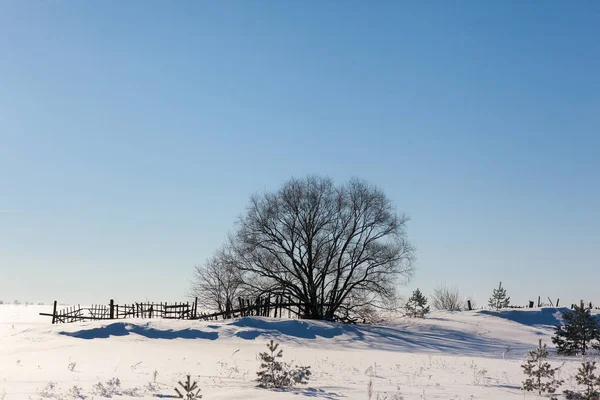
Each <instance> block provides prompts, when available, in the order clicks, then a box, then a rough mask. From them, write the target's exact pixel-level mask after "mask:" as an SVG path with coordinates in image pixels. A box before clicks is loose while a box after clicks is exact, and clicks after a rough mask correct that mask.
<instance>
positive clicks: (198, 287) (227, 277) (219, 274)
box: [189, 248, 243, 312]
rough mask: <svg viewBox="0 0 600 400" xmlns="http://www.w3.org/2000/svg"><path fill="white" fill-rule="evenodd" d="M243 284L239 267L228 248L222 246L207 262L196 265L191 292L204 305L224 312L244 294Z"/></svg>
mask: <svg viewBox="0 0 600 400" xmlns="http://www.w3.org/2000/svg"><path fill="white" fill-rule="evenodd" d="M242 286H243V281H242V277H241V274H240V271H239V269H238V268H237V267H236V266H235V263H234V262H233V258H232V257H231V255H230V254H228V251H227V249H226V248H222V249H221V250H219V251H218V252H217V253H216V254H215V255H214V256H213V257H211V258H210V259H209V260H208V261H206V263H204V264H203V265H197V266H196V267H195V269H194V278H193V280H192V284H191V288H190V292H189V294H190V296H191V297H197V298H198V299H199V300H200V302H201V303H202V304H203V305H204V306H206V307H209V308H211V309H213V310H218V311H221V312H223V311H226V310H227V307H228V306H231V305H233V304H234V302H235V301H236V300H237V298H238V297H240V295H242Z"/></svg>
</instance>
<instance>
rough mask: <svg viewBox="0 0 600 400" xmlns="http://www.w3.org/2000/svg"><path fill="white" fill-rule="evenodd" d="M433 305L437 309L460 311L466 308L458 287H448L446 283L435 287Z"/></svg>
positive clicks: (432, 297)
mask: <svg viewBox="0 0 600 400" xmlns="http://www.w3.org/2000/svg"><path fill="white" fill-rule="evenodd" d="M431 305H433V307H434V308H435V309H436V310H448V311H460V310H462V309H464V308H465V302H464V300H463V299H462V297H461V296H460V294H459V292H458V289H456V288H448V287H446V286H445V285H442V286H438V287H437V288H435V289H433V295H432V296H431Z"/></svg>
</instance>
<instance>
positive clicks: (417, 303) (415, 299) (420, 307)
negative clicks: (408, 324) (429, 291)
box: [404, 289, 429, 318]
mask: <svg viewBox="0 0 600 400" xmlns="http://www.w3.org/2000/svg"><path fill="white" fill-rule="evenodd" d="M404 309H405V310H406V315H407V316H409V317H411V318H423V317H425V315H427V314H429V306H428V305H427V298H426V297H425V296H423V293H421V291H420V290H419V289H417V290H415V291H414V292H413V294H412V296H410V299H408V301H407V302H406V305H405V306H404Z"/></svg>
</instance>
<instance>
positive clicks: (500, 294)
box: [488, 282, 510, 310]
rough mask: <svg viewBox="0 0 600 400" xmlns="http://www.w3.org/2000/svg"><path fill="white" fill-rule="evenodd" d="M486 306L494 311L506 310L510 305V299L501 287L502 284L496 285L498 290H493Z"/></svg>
mask: <svg viewBox="0 0 600 400" xmlns="http://www.w3.org/2000/svg"><path fill="white" fill-rule="evenodd" d="M488 304H489V306H490V307H492V308H494V309H496V310H499V309H501V308H506V307H508V306H509V305H510V297H507V296H506V289H504V288H503V287H502V282H500V284H499V285H498V289H494V291H493V293H492V297H490V300H489V302H488Z"/></svg>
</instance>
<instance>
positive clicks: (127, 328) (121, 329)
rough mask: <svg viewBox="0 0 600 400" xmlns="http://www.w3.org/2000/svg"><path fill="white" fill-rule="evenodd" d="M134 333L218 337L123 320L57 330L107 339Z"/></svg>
mask: <svg viewBox="0 0 600 400" xmlns="http://www.w3.org/2000/svg"><path fill="white" fill-rule="evenodd" d="M131 333H135V334H137V335H140V336H144V337H146V338H148V339H208V340H216V339H217V338H218V337H219V334H218V333H217V332H204V331H201V330H198V329H189V328H188V329H181V330H173V329H155V328H151V327H150V324H144V325H137V324H130V323H124V322H117V323H114V324H110V325H106V326H101V327H98V328H90V329H82V330H79V331H75V332H59V334H61V335H64V336H71V337H75V338H79V339H87V340H90V339H107V338H109V337H111V336H128V335H129V334H131Z"/></svg>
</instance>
